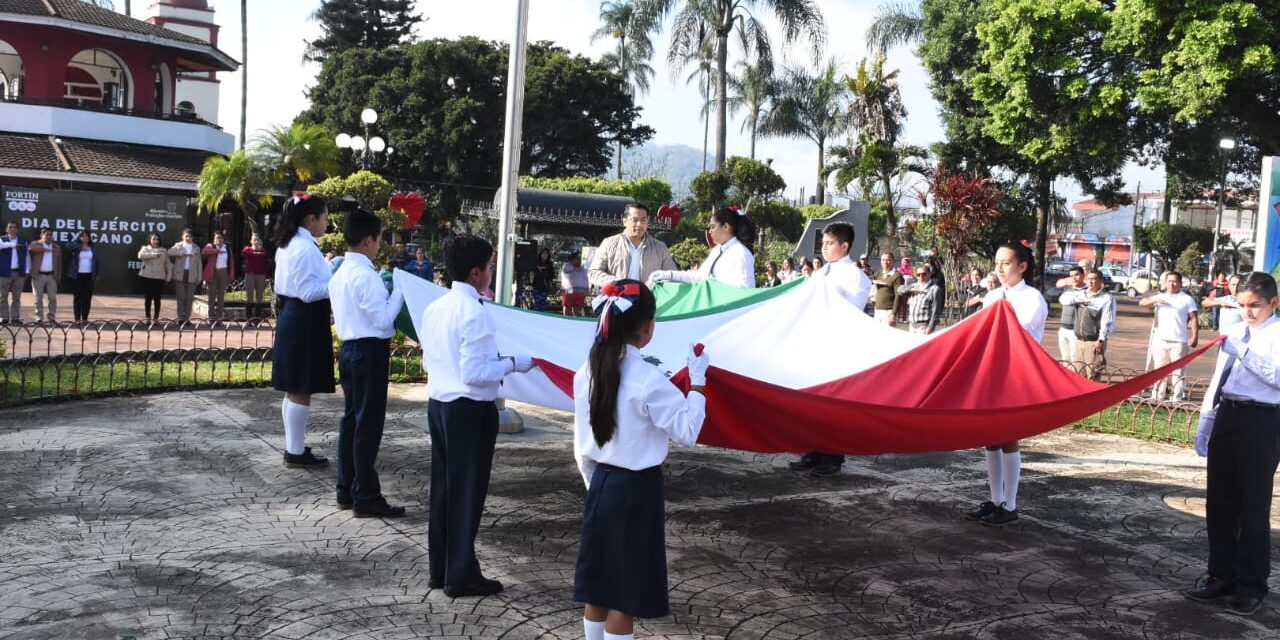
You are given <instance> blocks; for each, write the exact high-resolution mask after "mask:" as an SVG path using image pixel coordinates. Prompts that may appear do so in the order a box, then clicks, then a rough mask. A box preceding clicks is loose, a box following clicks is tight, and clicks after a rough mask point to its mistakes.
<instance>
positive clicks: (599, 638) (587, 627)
mask: <svg viewBox="0 0 1280 640" xmlns="http://www.w3.org/2000/svg"><path fill="white" fill-rule="evenodd" d="M582 631H583V633H585V634H586V636H587V640H604V620H601V621H600V622H595V621H594V620H588V619H586V618H583V619H582Z"/></svg>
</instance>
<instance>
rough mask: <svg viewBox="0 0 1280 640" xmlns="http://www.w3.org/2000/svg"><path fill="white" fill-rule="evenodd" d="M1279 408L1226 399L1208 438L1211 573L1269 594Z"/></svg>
mask: <svg viewBox="0 0 1280 640" xmlns="http://www.w3.org/2000/svg"><path fill="white" fill-rule="evenodd" d="M1277 461H1280V411H1277V410H1275V409H1266V408H1262V407H1254V406H1249V405H1234V404H1231V403H1230V402H1228V401H1224V402H1223V403H1222V404H1220V405H1218V416H1217V419H1216V420H1215V421H1214V428H1213V435H1212V436H1211V437H1210V438H1209V470H1208V474H1207V475H1208V487H1207V491H1206V493H1207V501H1206V504H1205V524H1206V525H1207V527H1208V529H1209V575H1210V576H1213V577H1215V578H1218V579H1219V580H1222V581H1224V582H1227V583H1232V584H1235V586H1236V592H1237V593H1245V594H1249V595H1265V594H1266V593H1267V576H1268V575H1269V574H1270V573H1271V493H1272V489H1273V486H1274V484H1275V474H1276V464H1277Z"/></svg>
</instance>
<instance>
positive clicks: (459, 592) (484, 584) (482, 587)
mask: <svg viewBox="0 0 1280 640" xmlns="http://www.w3.org/2000/svg"><path fill="white" fill-rule="evenodd" d="M499 591H502V583H501V582H498V581H497V580H489V579H488V578H481V579H480V582H477V583H475V584H464V585H458V586H453V585H445V586H444V594H445V595H446V596H449V597H450V598H467V597H470V596H491V595H493V594H495V593H498V592H499Z"/></svg>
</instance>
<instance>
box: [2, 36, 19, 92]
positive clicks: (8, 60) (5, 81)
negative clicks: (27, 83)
mask: <svg viewBox="0 0 1280 640" xmlns="http://www.w3.org/2000/svg"><path fill="white" fill-rule="evenodd" d="M22 84H23V78H22V56H19V55H18V50H17V49H14V48H13V45H11V44H9V43H8V42H5V41H4V40H0V100H17V99H18V98H21V97H22Z"/></svg>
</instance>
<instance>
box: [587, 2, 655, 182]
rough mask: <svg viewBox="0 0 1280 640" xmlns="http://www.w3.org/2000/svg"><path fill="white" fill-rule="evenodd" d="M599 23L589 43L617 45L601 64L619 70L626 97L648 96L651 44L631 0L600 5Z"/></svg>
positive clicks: (619, 166) (620, 176)
mask: <svg viewBox="0 0 1280 640" xmlns="http://www.w3.org/2000/svg"><path fill="white" fill-rule="evenodd" d="M600 20H601V21H602V22H604V24H603V25H601V27H600V28H599V29H596V30H595V32H593V33H592V34H591V42H593V43H594V42H596V41H597V40H600V39H601V38H614V39H616V40H617V41H618V50H617V51H616V52H614V53H607V54H605V55H604V56H603V57H602V58H601V62H603V63H605V64H606V65H608V66H610V67H613V68H614V69H617V70H618V75H621V76H622V82H623V86H624V87H625V88H626V90H627V95H631V96H634V95H636V92H639V93H641V94H644V93H648V92H649V81H650V80H651V79H652V78H653V67H651V66H649V58H651V57H653V41H652V40H650V39H649V30H648V29H647V28H645V27H644V26H643V25H642V24H641V22H640V20H639V18H638V16H637V15H636V7H635V3H634V2H632V1H631V0H616V1H611V0H606V2H604V3H603V4H601V5H600ZM618 179H619V180H621V179H622V142H621V141H619V142H618Z"/></svg>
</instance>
